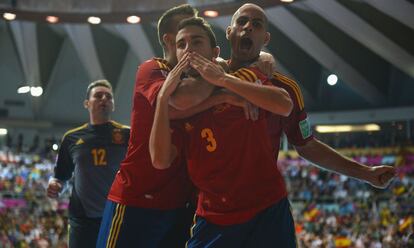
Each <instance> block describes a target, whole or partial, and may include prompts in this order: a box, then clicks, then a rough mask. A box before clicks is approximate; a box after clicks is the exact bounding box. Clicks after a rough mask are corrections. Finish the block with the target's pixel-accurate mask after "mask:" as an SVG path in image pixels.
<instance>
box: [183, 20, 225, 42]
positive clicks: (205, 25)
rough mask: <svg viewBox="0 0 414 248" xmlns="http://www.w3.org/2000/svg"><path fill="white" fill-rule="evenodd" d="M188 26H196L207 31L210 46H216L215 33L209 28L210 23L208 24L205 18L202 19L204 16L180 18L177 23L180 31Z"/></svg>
mask: <svg viewBox="0 0 414 248" xmlns="http://www.w3.org/2000/svg"><path fill="white" fill-rule="evenodd" d="M188 26H197V27H200V28H202V29H203V30H204V31H205V32H206V33H207V36H208V38H209V39H210V45H211V47H216V46H217V39H216V35H215V34H214V32H213V30H212V29H211V26H210V24H208V22H207V21H206V20H204V18H202V17H192V18H188V19H184V20H182V21H180V23H179V24H178V31H180V30H181V29H183V28H185V27H188Z"/></svg>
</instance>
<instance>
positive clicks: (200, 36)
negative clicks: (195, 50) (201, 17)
mask: <svg viewBox="0 0 414 248" xmlns="http://www.w3.org/2000/svg"><path fill="white" fill-rule="evenodd" d="M203 37H204V36H203V35H199V34H195V35H191V39H198V38H203Z"/></svg>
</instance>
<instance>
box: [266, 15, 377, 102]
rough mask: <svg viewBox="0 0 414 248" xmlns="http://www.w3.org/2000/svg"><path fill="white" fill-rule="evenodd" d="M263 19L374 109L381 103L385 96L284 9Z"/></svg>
mask: <svg viewBox="0 0 414 248" xmlns="http://www.w3.org/2000/svg"><path fill="white" fill-rule="evenodd" d="M266 15H267V16H268V18H269V21H270V22H271V23H272V24H273V25H274V26H276V27H278V28H279V29H280V30H281V31H282V32H283V33H284V34H285V35H286V36H288V37H289V38H290V39H291V40H292V41H293V42H295V43H296V44H297V45H298V46H299V47H300V48H301V49H302V50H303V51H305V52H306V53H308V54H309V55H310V56H311V57H312V58H313V59H315V60H316V61H317V62H318V63H319V64H321V65H322V66H323V67H325V68H327V69H328V70H330V71H332V72H334V73H336V74H337V75H338V76H339V77H340V78H342V79H343V81H344V82H345V83H346V84H347V85H348V86H349V87H350V88H351V89H352V90H353V91H354V92H355V93H357V94H358V95H360V96H363V97H364V98H365V99H367V101H368V102H370V103H371V104H374V105H376V104H379V103H381V102H382V101H384V100H385V96H384V95H383V94H382V93H380V91H379V90H378V89H376V88H375V87H374V86H373V85H372V84H371V83H370V82H368V80H366V79H365V78H364V77H363V76H362V75H361V74H360V73H359V72H358V71H357V70H355V69H354V68H353V67H352V66H351V65H349V64H348V63H347V62H346V61H345V60H343V59H342V58H341V57H340V56H339V55H337V54H336V53H335V52H334V51H333V50H332V49H331V48H330V47H329V46H327V45H326V44H325V43H324V42H323V41H322V40H321V39H319V38H318V37H317V36H316V35H315V34H314V33H313V32H312V31H311V30H310V29H309V28H308V27H307V26H306V25H305V24H303V23H302V22H301V21H299V20H298V19H297V18H296V17H295V16H294V15H293V14H292V13H290V12H289V11H288V10H287V9H286V8H281V7H274V8H269V9H267V10H266ZM276 39H277V37H276Z"/></svg>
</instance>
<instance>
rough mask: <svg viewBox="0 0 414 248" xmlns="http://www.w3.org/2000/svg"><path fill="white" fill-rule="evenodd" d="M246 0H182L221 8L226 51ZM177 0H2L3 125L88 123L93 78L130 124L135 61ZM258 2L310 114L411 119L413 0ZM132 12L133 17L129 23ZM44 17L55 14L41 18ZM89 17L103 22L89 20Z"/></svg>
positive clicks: (146, 54)
mask: <svg viewBox="0 0 414 248" xmlns="http://www.w3.org/2000/svg"><path fill="white" fill-rule="evenodd" d="M244 2H245V1H237V0H212V1H207V0H205V1H204V0H191V1H188V3H190V4H192V5H194V6H196V7H197V8H198V9H199V10H200V15H201V16H203V14H204V10H215V11H218V14H219V16H218V17H216V18H208V19H207V20H208V21H209V22H210V23H211V24H212V26H213V30H214V31H215V33H216V35H217V38H218V42H219V44H220V46H221V51H222V54H221V56H222V57H223V58H228V57H229V54H230V49H229V45H228V42H227V40H226V38H225V29H226V27H227V26H228V24H229V23H230V19H231V14H232V13H233V12H234V11H235V10H236V9H237V8H238V7H239V6H240V5H241V4H243V3H244ZM181 3H185V2H184V1H177V0H175V1H174V0H173V1H170V0H169V1H167V0H153V1H137V0H135V1H133V0H88V1H86V0H60V1H53V0H42V1H39V0H0V14H1V15H3V14H4V13H14V14H16V17H15V18H16V19H14V20H5V19H4V18H3V19H1V20H0V86H1V90H0V124H2V125H6V126H7V125H9V126H10V125H12V126H13V125H16V126H19V125H20V126H22V127H39V128H41V127H50V126H65V127H66V126H73V125H76V124H78V123H82V122H85V121H86V120H87V119H86V117H87V115H86V113H85V109H83V106H82V102H83V100H84V97H85V89H86V86H87V84H88V83H89V82H91V81H92V80H96V79H100V78H106V79H108V80H109V81H110V82H111V83H112V84H113V85H114V92H115V100H116V113H115V115H114V119H116V120H118V121H121V122H124V123H129V114H130V109H131V99H132V90H133V86H134V81H135V72H136V69H137V66H138V65H139V64H140V63H142V62H143V61H145V60H147V59H149V58H151V57H153V56H162V50H161V47H160V45H159V44H158V40H157V32H156V23H155V22H156V19H157V18H158V17H159V16H160V14H161V13H162V12H163V11H164V10H165V9H168V8H170V7H172V6H175V5H178V4H181ZM255 3H257V4H258V5H261V6H263V7H264V8H265V11H266V14H267V16H268V18H269V24H270V25H269V31H270V33H271V36H272V40H271V42H270V44H269V45H268V46H267V48H266V51H268V52H270V53H272V54H273V55H274V56H275V58H276V59H277V62H278V65H277V66H278V69H279V70H280V71H281V72H282V73H285V74H287V75H289V76H291V77H292V78H294V79H296V80H297V81H298V82H299V85H300V88H301V89H302V92H303V95H304V99H305V104H306V108H307V111H308V112H311V118H312V116H315V117H317V118H319V119H320V120H325V122H329V121H332V122H335V121H336V122H340V121H341V118H343V117H344V116H349V118H350V119H353V118H354V119H355V118H356V117H355V116H359V117H358V118H357V119H358V120H359V121H364V119H367V120H366V121H370V120H369V119H370V118H371V119H372V118H374V117H375V118H377V119H384V120H386V119H387V118H392V119H413V118H414V15H413V13H414V0H394V1H389V0H297V1H294V2H292V3H283V2H281V1H276V0H273V1H269V0H262V1H255ZM130 15H136V16H139V17H140V22H139V23H138V24H129V23H127V22H126V21H125V20H126V18H127V17H128V16H130ZM47 16H56V17H58V18H59V19H58V20H57V21H58V22H57V23H54V24H52V23H48V22H47V21H46V19H45V18H46V17H47ZM89 16H96V17H100V18H101V23H100V24H98V25H92V24H89V23H88V22H87V21H86V20H87V17H89ZM331 73H333V74H336V75H337V76H338V78H339V80H338V83H337V84H336V85H335V86H330V85H328V84H327V83H326V78H327V77H328V75H330V74H331ZM22 85H29V86H42V87H43V90H44V92H43V95H42V96H40V97H32V96H30V95H29V94H17V89H18V88H19V87H20V86H22ZM341 111H347V112H341ZM326 113H327V114H326ZM341 113H345V114H341ZM317 122H318V121H317ZM320 122H324V121H320ZM348 122H350V121H348Z"/></svg>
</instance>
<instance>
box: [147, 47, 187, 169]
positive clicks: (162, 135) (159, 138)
mask: <svg viewBox="0 0 414 248" xmlns="http://www.w3.org/2000/svg"><path fill="white" fill-rule="evenodd" d="M187 59H188V54H186V55H184V56H183V57H182V58H181V60H180V61H179V62H178V64H177V65H176V66H175V67H174V69H172V70H171V72H170V73H169V74H168V76H167V78H166V79H165V81H164V83H163V85H162V87H161V89H160V91H159V93H158V96H157V104H156V108H155V116H154V121H153V123H152V129H151V135H150V140H149V151H150V155H151V161H152V165H153V166H154V167H155V168H157V169H167V168H168V167H170V165H171V163H172V161H173V160H174V159H175V157H176V156H177V148H176V147H175V146H174V145H173V144H172V140H171V131H170V120H169V113H168V111H169V100H170V96H171V95H172V93H173V92H174V90H175V89H176V87H177V85H178V84H179V83H180V82H181V78H180V76H181V74H182V72H183V70H184V69H185V68H186V67H187V66H188V61H187Z"/></svg>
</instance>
